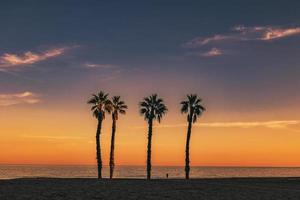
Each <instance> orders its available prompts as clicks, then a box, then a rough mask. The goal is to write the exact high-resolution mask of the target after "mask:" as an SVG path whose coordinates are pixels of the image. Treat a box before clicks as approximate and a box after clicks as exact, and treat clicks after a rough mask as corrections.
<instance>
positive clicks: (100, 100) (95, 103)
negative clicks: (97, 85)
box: [87, 91, 112, 179]
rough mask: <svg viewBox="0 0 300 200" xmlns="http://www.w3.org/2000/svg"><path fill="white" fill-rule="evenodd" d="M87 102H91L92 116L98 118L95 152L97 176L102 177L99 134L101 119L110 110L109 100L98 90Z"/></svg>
mask: <svg viewBox="0 0 300 200" xmlns="http://www.w3.org/2000/svg"><path fill="white" fill-rule="evenodd" d="M87 103H88V104H91V105H92V107H91V111H92V112H93V115H94V117H95V118H96V119H97V120H98V126H97V132H96V152H97V164H98V178H99V179H101V178H102V159H101V146H100V144H101V143H100V135H101V128H102V121H103V120H104V119H105V113H106V112H107V113H110V112H111V110H112V107H111V101H110V100H109V99H108V94H105V92H103V91H100V92H99V93H98V94H93V95H92V98H91V99H90V100H88V102H87Z"/></svg>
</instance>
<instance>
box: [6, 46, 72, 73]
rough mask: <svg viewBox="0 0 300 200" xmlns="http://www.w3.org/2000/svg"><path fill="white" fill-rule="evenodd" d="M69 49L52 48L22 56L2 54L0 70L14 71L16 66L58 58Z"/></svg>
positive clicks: (29, 52) (28, 52)
mask: <svg viewBox="0 0 300 200" xmlns="http://www.w3.org/2000/svg"><path fill="white" fill-rule="evenodd" d="M67 49H69V47H62V48H53V49H49V50H46V51H44V52H41V53H33V52H31V51H27V52H25V53H24V54H22V55H18V54H11V53H4V54H3V55H2V56H1V57H0V69H2V70H6V69H14V68H15V67H18V66H24V65H30V64H34V63H37V62H40V61H43V60H47V59H50V58H53V57H57V56H60V55H62V54H64V53H65V51H66V50H67Z"/></svg>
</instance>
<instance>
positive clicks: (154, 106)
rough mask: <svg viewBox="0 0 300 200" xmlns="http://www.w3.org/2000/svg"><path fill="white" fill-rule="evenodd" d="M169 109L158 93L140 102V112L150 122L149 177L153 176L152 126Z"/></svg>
mask: <svg viewBox="0 0 300 200" xmlns="http://www.w3.org/2000/svg"><path fill="white" fill-rule="evenodd" d="M167 111H168V109H167V107H166V106H165V104H164V102H163V100H162V99H160V98H158V97H157V94H153V95H151V96H149V97H146V98H144V100H143V101H142V102H140V113H141V115H143V116H144V118H145V120H146V121H147V122H148V145H147V179H150V178H151V142H152V126H153V120H157V121H158V122H159V123H160V121H161V119H162V117H163V115H165V114H166V112H167Z"/></svg>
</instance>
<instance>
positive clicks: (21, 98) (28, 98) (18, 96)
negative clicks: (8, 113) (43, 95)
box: [0, 91, 41, 106]
mask: <svg viewBox="0 0 300 200" xmlns="http://www.w3.org/2000/svg"><path fill="white" fill-rule="evenodd" d="M40 101H41V99H40V98H39V96H38V95H37V94H35V93H32V92H29V91H26V92H22V93H14V94H0V106H13V105H17V104H36V103H39V102H40Z"/></svg>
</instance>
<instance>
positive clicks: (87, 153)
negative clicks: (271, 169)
mask: <svg viewBox="0 0 300 200" xmlns="http://www.w3.org/2000/svg"><path fill="white" fill-rule="evenodd" d="M299 9H300V1H297V0H295V1H293V0H291V1H288V3H287V1H267V0H266V1H261V0H259V1H255V0H249V1H238V0H236V1H233V0H232V1H222V2H221V1H199V0H194V1H189V0H186V1H179V0H163V1H162V0H152V1H114V3H112V1H96V0H87V1H79V0H78V1H76V0H73V1H66V0H61V1H56V3H54V2H53V1H47V2H46V1H38V0H28V1H13V0H6V1H1V3H0V25H1V30H0V164H96V160H95V157H96V156H95V132H96V124H97V121H96V120H95V118H93V116H92V114H91V112H90V108H89V105H87V104H86V102H87V99H88V98H89V97H90V95H91V94H92V93H94V92H98V91H99V90H104V91H106V92H108V93H109V94H111V95H120V96H121V97H122V98H123V99H124V100H125V101H126V103H127V104H128V107H129V110H128V113H127V115H125V116H121V117H120V118H119V120H118V124H117V136H116V164H117V165H145V161H146V142H147V123H146V122H145V121H144V119H143V117H141V116H140V115H139V113H138V102H139V101H141V100H142V98H143V97H145V96H147V95H150V94H152V93H158V94H159V96H160V97H162V98H163V99H164V100H165V102H166V104H167V106H168V109H169V111H168V113H167V115H166V116H165V117H164V119H163V120H162V123H161V124H157V123H156V124H155V128H154V135H153V165H176V166H181V165H184V148H185V139H186V128H187V127H186V116H184V115H182V114H180V105H179V102H180V101H182V100H184V99H185V98H186V94H189V93H197V94H198V95H199V96H201V98H202V99H203V104H204V106H205V107H206V109H207V111H206V112H205V113H204V114H203V116H202V117H201V118H200V119H199V121H197V123H196V124H194V127H193V132H192V138H191V165H193V166H300V12H299ZM103 126H104V128H103V131H102V133H103V135H102V136H103V138H102V139H103V140H102V144H103V148H102V150H103V151H102V156H103V159H104V164H108V156H109V142H110V134H111V116H107V118H106V120H105V121H104V124H103Z"/></svg>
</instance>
